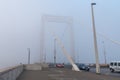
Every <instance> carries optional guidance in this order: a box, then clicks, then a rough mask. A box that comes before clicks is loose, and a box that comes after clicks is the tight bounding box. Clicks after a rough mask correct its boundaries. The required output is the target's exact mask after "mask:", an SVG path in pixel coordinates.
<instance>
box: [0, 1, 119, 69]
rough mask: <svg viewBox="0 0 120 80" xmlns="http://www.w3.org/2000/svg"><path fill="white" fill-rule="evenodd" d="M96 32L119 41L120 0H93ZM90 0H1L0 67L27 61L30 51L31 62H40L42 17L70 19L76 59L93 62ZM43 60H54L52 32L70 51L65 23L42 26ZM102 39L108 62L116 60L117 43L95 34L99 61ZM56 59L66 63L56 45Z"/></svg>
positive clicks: (117, 58)
mask: <svg viewBox="0 0 120 80" xmlns="http://www.w3.org/2000/svg"><path fill="white" fill-rule="evenodd" d="M94 2H96V3H97V5H96V6H95V7H94V12H95V23H96V31H97V32H98V33H101V34H103V35H106V36H108V37H109V38H111V39H113V40H117V41H120V38H119V36H118V34H119V33H120V32H119V26H120V23H119V19H120V15H119V14H120V11H119V10H118V8H119V7H120V5H119V3H120V1H110V0H105V1H104V0H94ZM90 4H91V1H90V0H0V64H1V65H0V67H6V66H12V65H17V64H20V63H23V64H27V59H28V52H27V48H30V51H31V63H35V62H40V44H41V43H40V38H41V35H40V33H41V27H42V19H41V18H42V16H44V15H52V16H68V17H72V18H73V32H74V41H75V42H74V48H75V54H76V57H75V60H76V62H81V63H95V55H94V46H93V31H92V21H91V20H92V19H91V5H90ZM45 27H46V28H45V29H46V30H45V34H46V35H45V42H46V43H45V50H46V51H45V52H46V61H47V62H53V50H54V38H53V36H52V35H51V34H50V33H49V31H53V32H55V33H56V35H57V36H58V37H59V38H60V39H61V41H62V42H63V43H64V46H65V47H66V50H67V51H68V52H69V53H70V52H71V51H70V48H69V47H70V37H69V30H68V28H67V27H68V26H67V25H66V24H65V23H55V22H48V23H46V26H45ZM102 41H104V42H105V48H106V54H107V63H109V62H110V61H113V60H119V56H120V54H119V53H120V50H119V48H120V46H119V45H118V44H114V43H112V42H111V41H109V40H106V39H105V38H103V37H101V36H99V35H97V42H98V50H99V60H100V63H104V54H103V44H102ZM57 57H58V58H57V62H68V61H67V60H66V58H65V56H64V55H63V53H62V51H61V48H60V46H59V45H58V44H57Z"/></svg>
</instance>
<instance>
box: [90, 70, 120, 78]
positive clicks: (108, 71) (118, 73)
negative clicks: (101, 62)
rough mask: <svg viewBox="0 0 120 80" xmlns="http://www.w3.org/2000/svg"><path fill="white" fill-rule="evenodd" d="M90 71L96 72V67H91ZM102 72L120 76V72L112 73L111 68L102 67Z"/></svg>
mask: <svg viewBox="0 0 120 80" xmlns="http://www.w3.org/2000/svg"><path fill="white" fill-rule="evenodd" d="M90 72H93V73H95V72H96V68H91V69H90ZM100 72H101V74H104V75H110V76H116V77H120V72H114V73H112V72H110V70H109V68H101V69H100Z"/></svg>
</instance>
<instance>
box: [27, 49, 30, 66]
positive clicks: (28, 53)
mask: <svg viewBox="0 0 120 80" xmlns="http://www.w3.org/2000/svg"><path fill="white" fill-rule="evenodd" d="M27 50H28V64H30V48H27Z"/></svg>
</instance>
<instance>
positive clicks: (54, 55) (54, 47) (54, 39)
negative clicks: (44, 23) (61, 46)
mask: <svg viewBox="0 0 120 80" xmlns="http://www.w3.org/2000/svg"><path fill="white" fill-rule="evenodd" d="M54 65H56V38H55V39H54Z"/></svg>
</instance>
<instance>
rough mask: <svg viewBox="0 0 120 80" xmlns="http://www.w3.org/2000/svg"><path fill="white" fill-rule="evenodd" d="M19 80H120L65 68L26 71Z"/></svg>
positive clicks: (119, 79)
mask: <svg viewBox="0 0 120 80" xmlns="http://www.w3.org/2000/svg"><path fill="white" fill-rule="evenodd" d="M17 80H120V78H119V77H114V76H108V75H97V74H95V73H91V72H84V71H82V72H75V71H72V70H70V69H64V68H63V69H62V68H61V69H58V68H51V69H47V70H43V71H24V72H23V74H21V76H20V77H19V78H18V79H17Z"/></svg>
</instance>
